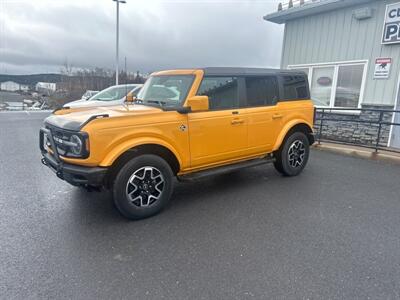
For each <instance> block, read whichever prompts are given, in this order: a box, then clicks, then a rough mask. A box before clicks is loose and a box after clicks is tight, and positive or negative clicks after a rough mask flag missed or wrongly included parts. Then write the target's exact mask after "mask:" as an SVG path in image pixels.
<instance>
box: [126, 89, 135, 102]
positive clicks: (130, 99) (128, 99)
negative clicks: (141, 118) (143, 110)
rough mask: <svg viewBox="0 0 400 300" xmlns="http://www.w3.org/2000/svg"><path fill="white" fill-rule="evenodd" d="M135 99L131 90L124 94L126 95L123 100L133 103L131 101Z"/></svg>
mask: <svg viewBox="0 0 400 300" xmlns="http://www.w3.org/2000/svg"><path fill="white" fill-rule="evenodd" d="M135 101H136V97H135V96H133V93H132V92H129V93H128V94H127V95H126V97H125V102H128V103H133V102H135Z"/></svg>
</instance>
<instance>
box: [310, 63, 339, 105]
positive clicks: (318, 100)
mask: <svg viewBox="0 0 400 300" xmlns="http://www.w3.org/2000/svg"><path fill="white" fill-rule="evenodd" d="M334 72H335V69H334V67H322V68H314V69H313V72H312V74H313V75H312V81H311V99H312V100H313V101H314V104H315V105H317V106H330V104H331V95H332V83H333V74H334Z"/></svg>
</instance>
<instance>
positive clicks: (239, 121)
mask: <svg viewBox="0 0 400 300" xmlns="http://www.w3.org/2000/svg"><path fill="white" fill-rule="evenodd" d="M243 123H244V120H241V119H234V120H232V121H231V124H232V125H239V124H243Z"/></svg>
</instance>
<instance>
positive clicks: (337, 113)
mask: <svg viewBox="0 0 400 300" xmlns="http://www.w3.org/2000/svg"><path fill="white" fill-rule="evenodd" d="M368 114H369V115H370V116H371V115H373V116H374V117H375V118H374V119H369V120H368V119H363V117H365V116H366V115H368ZM394 114H397V116H399V115H400V110H388V109H369V108H316V117H315V124H314V127H316V128H315V130H316V141H317V142H318V144H320V143H321V142H323V141H325V142H334V143H337V144H344V145H354V146H358V147H364V148H370V149H374V150H375V152H378V151H379V150H384V151H390V152H396V153H400V148H392V147H388V146H387V144H388V142H387V141H385V142H386V146H384V145H382V133H383V130H386V131H388V128H389V135H390V134H391V130H390V128H391V126H400V123H396V122H395V118H394ZM357 116H358V117H357ZM385 119H390V120H391V121H387V120H385ZM345 123H355V124H364V125H365V126H364V127H363V128H362V129H364V130H368V129H376V130H375V131H376V134H375V135H371V134H370V133H371V132H369V137H370V140H369V142H355V141H354V140H355V139H353V140H352V141H351V140H347V141H346V140H345V139H343V138H339V137H337V136H335V135H334V134H331V135H330V136H329V134H326V132H324V129H325V130H326V129H327V127H328V126H332V125H334V126H335V127H337V128H341V126H342V127H346V126H345ZM361 131H362V130H361ZM389 138H390V137H389ZM359 140H362V138H360V139H359Z"/></svg>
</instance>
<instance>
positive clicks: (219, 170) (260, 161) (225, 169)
mask: <svg viewBox="0 0 400 300" xmlns="http://www.w3.org/2000/svg"><path fill="white" fill-rule="evenodd" d="M274 161H275V158H273V157H272V155H268V156H266V157H263V158H257V159H251V160H247V161H242V162H239V163H234V164H230V165H226V166H222V167H215V168H212V169H207V170H202V171H197V172H193V173H189V174H184V175H180V176H178V180H179V181H194V180H197V179H202V178H205V177H208V176H213V175H221V174H226V173H230V172H233V171H236V170H240V169H243V168H250V167H256V166H259V165H264V164H268V163H273V162H274Z"/></svg>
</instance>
